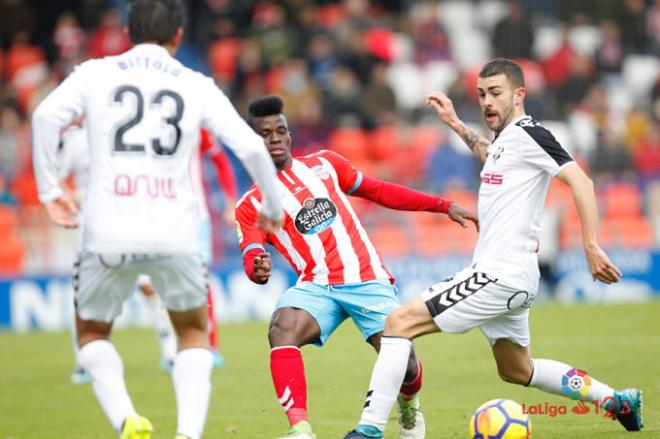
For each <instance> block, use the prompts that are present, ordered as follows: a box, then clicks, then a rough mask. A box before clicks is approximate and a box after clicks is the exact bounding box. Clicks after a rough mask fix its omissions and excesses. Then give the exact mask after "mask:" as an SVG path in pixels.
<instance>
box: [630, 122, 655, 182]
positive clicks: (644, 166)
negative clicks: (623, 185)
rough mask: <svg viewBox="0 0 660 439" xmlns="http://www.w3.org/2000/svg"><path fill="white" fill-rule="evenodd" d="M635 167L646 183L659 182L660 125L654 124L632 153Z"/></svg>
mask: <svg viewBox="0 0 660 439" xmlns="http://www.w3.org/2000/svg"><path fill="white" fill-rule="evenodd" d="M634 160H635V166H636V167H637V170H638V171H639V173H640V175H641V177H642V178H643V179H644V180H645V181H646V182H648V181H651V180H660V123H658V122H654V123H653V124H652V125H651V126H650V127H649V129H648V130H647V131H646V137H645V138H644V139H643V140H642V142H641V143H640V144H639V146H638V147H637V148H635V152H634Z"/></svg>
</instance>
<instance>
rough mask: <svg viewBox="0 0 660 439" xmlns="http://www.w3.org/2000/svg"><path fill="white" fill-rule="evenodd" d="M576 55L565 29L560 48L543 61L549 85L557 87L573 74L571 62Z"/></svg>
mask: <svg viewBox="0 0 660 439" xmlns="http://www.w3.org/2000/svg"><path fill="white" fill-rule="evenodd" d="M576 57H577V53H576V52H575V49H574V48H573V47H572V46H571V43H570V42H569V41H568V38H567V34H566V31H565V30H564V32H563V35H562V42H561V45H560V46H559V48H558V49H557V50H556V51H555V52H554V53H553V54H552V55H550V56H549V57H547V58H546V59H544V60H543V61H541V64H542V65H543V71H544V73H545V80H546V82H547V84H548V86H550V87H551V88H555V89H556V88H558V87H560V86H561V85H563V84H564V82H566V81H567V80H568V78H569V77H570V76H571V64H572V63H573V59H575V58H576Z"/></svg>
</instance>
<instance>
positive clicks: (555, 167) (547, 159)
mask: <svg viewBox="0 0 660 439" xmlns="http://www.w3.org/2000/svg"><path fill="white" fill-rule="evenodd" d="M523 122H524V123H522V124H519V125H518V126H520V128H521V129H522V132H521V133H520V135H521V136H522V139H521V140H522V142H520V144H521V153H522V157H523V160H524V161H525V162H527V163H530V164H531V165H533V166H536V167H538V168H541V169H543V170H544V171H545V172H547V173H548V174H550V175H552V176H554V175H557V173H559V171H561V170H562V169H563V168H564V167H565V166H567V165H569V164H570V163H573V162H574V160H573V157H571V155H570V154H569V153H568V152H567V151H566V150H565V149H564V148H563V147H562V146H561V145H560V144H559V142H558V141H557V139H555V136H553V135H552V133H551V132H550V131H548V130H547V129H546V128H544V127H542V126H541V125H539V124H538V123H536V122H535V121H530V120H527V121H523Z"/></svg>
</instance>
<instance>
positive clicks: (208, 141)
mask: <svg viewBox="0 0 660 439" xmlns="http://www.w3.org/2000/svg"><path fill="white" fill-rule="evenodd" d="M199 146H200V150H201V152H202V154H206V155H207V156H208V157H209V158H210V159H211V162H212V163H213V166H214V167H215V171H216V176H217V179H218V184H219V185H220V188H221V189H222V190H223V192H224V193H225V196H226V197H227V198H231V200H232V204H233V202H234V201H235V200H236V196H237V192H238V190H237V189H236V174H235V173H234V168H232V165H231V162H230V160H229V156H227V154H226V153H225V151H224V149H223V148H222V146H220V145H219V144H218V142H217V141H216V140H215V138H213V134H211V133H210V132H209V130H207V129H205V128H202V129H201V130H200V144H199Z"/></svg>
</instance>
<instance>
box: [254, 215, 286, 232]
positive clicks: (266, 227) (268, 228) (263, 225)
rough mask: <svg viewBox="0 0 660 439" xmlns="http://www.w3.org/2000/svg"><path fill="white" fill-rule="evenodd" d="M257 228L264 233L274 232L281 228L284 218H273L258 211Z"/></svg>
mask: <svg viewBox="0 0 660 439" xmlns="http://www.w3.org/2000/svg"><path fill="white" fill-rule="evenodd" d="M258 220H259V228H260V229H261V230H263V231H264V232H266V233H275V232H277V231H278V230H280V229H281V228H282V224H284V218H282V219H277V220H276V219H273V218H270V217H268V216H266V215H264V214H263V213H261V212H259V217H258Z"/></svg>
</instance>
